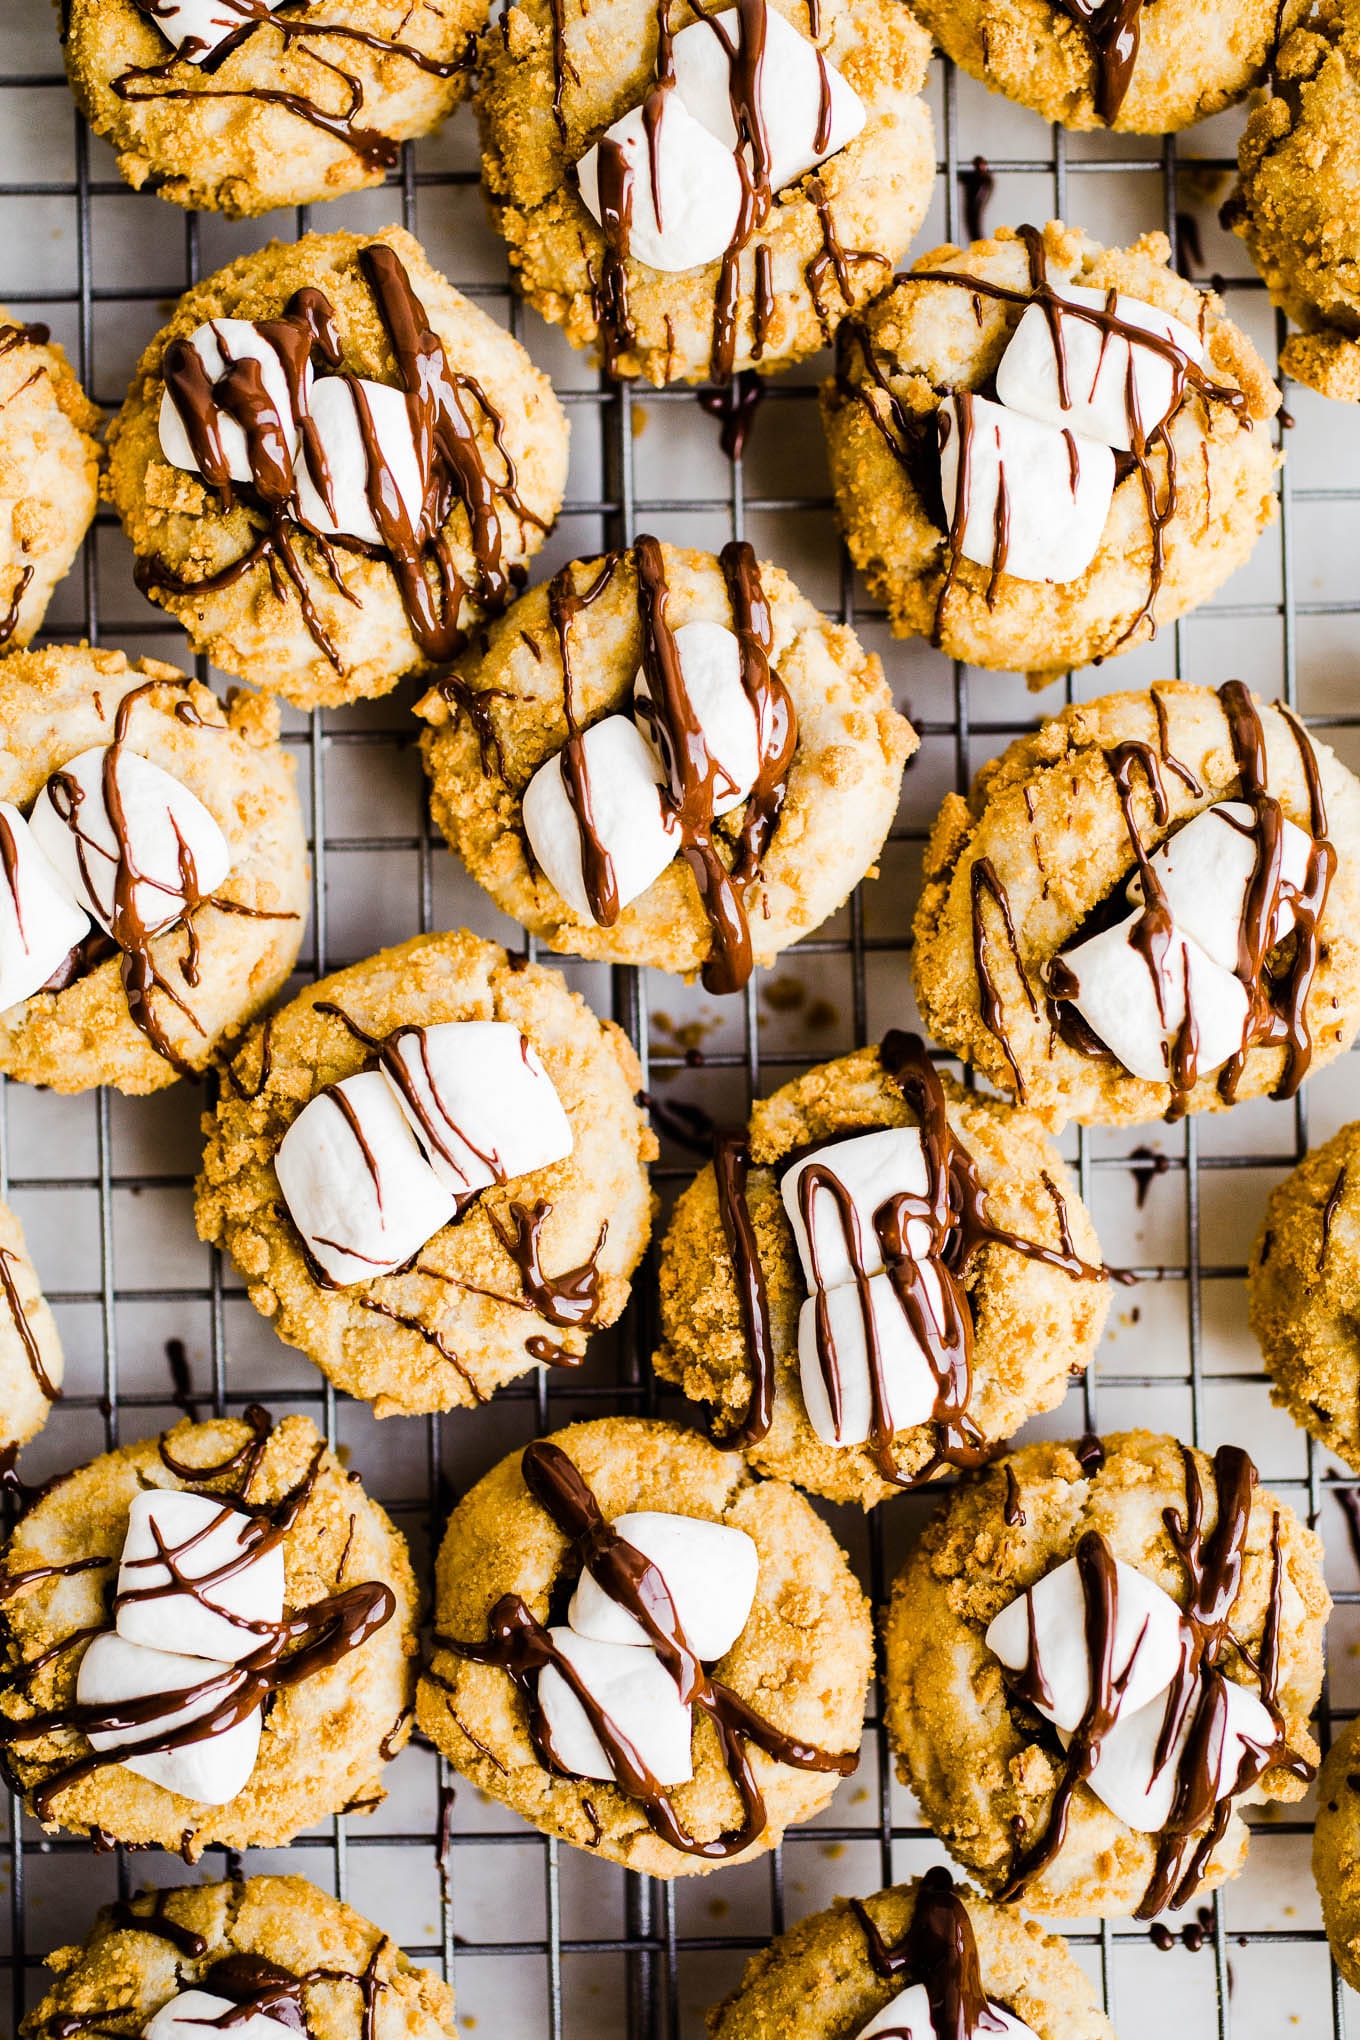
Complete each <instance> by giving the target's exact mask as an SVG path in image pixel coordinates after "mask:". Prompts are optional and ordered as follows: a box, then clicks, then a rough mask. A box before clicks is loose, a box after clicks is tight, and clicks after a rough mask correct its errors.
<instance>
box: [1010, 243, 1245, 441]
mask: <svg viewBox="0 0 1360 2040" xmlns="http://www.w3.org/2000/svg"><path fill="white" fill-rule="evenodd" d="M1057 295H1058V296H1059V297H1060V298H1061V299H1063V300H1064V301H1065V302H1066V303H1068V304H1071V305H1081V306H1083V307H1085V308H1086V309H1087V310H1090V311H1096V312H1103V311H1104V309H1105V305H1106V301H1107V295H1108V294H1107V293H1106V292H1105V291H1103V290H1090V289H1087V288H1086V287H1085V286H1084V285H1082V284H1075V283H1074V284H1061V285H1058V286H1057ZM1114 312H1115V316H1116V317H1117V318H1118V319H1120V320H1122V322H1123V323H1124V325H1126V326H1134V327H1137V329H1138V330H1139V331H1140V332H1144V333H1154V334H1156V335H1157V337H1158V338H1159V339H1162V340H1169V341H1170V342H1172V344H1173V345H1174V346H1175V347H1176V348H1178V349H1179V351H1180V352H1181V353H1182V354H1184V355H1186V356H1188V358H1189V359H1190V360H1191V361H1192V362H1194V363H1195V365H1196V366H1197V367H1198V366H1200V365H1201V364H1202V363H1203V360H1204V348H1203V346H1202V345H1201V343H1200V339H1199V335H1198V334H1197V333H1196V332H1194V331H1193V329H1192V328H1191V327H1189V326H1187V325H1186V324H1185V323H1184V322H1183V321H1182V320H1180V319H1177V318H1174V317H1173V316H1172V314H1171V313H1170V312H1162V311H1158V310H1157V309H1156V307H1155V306H1153V305H1147V304H1144V303H1142V301H1141V300H1140V299H1138V298H1131V297H1124V296H1123V295H1120V296H1119V297H1117V298H1116V300H1115V303H1114ZM1058 321H1059V329H1060V332H1061V335H1062V348H1063V354H1064V357H1065V360H1066V386H1067V396H1068V401H1067V403H1066V404H1064V403H1063V401H1062V393H1061V391H1062V386H1061V382H1060V378H1059V373H1058V355H1057V353H1056V351H1055V349H1054V345H1053V332H1052V328H1051V327H1050V325H1049V322H1048V316H1047V313H1046V311H1045V309H1044V307H1043V306H1042V305H1031V306H1030V307H1029V309H1028V310H1027V311H1026V312H1025V314H1024V316H1023V317H1022V319H1021V320H1020V323H1019V325H1018V326H1017V327H1016V329H1015V332H1014V333H1013V334H1012V335H1011V339H1010V343H1009V345H1008V346H1007V348H1006V352H1005V353H1004V354H1003V355H1002V357H1001V364H1000V366H999V368H998V369H997V372H996V393H997V396H998V397H999V398H1000V399H1001V401H1002V403H1003V404H1005V405H1006V406H1007V407H1008V408H1009V409H1011V410H1013V411H1023V412H1024V413H1025V414H1026V415H1027V416H1028V417H1031V418H1042V419H1044V420H1045V421H1046V422H1047V423H1048V424H1050V425H1066V426H1069V427H1070V428H1071V430H1072V431H1073V432H1079V433H1083V434H1084V435H1085V436H1086V437H1087V438H1088V439H1099V440H1102V441H1103V442H1104V444H1105V445H1106V446H1117V447H1119V448H1120V449H1121V450H1122V451H1124V452H1128V451H1129V450H1130V449H1131V447H1132V446H1133V442H1134V437H1135V435H1134V431H1133V429H1132V426H1133V423H1134V422H1136V423H1137V424H1138V426H1139V428H1140V430H1141V432H1142V435H1143V436H1144V438H1146V436H1147V434H1148V433H1150V432H1152V431H1154V430H1155V429H1156V427H1157V426H1158V425H1160V424H1162V423H1163V421H1164V420H1165V419H1166V417H1167V415H1168V414H1169V412H1170V411H1171V408H1172V406H1173V404H1174V403H1175V402H1176V399H1177V396H1178V394H1179V392H1178V388H1177V383H1178V376H1177V372H1176V370H1175V368H1174V367H1173V365H1172V363H1171V361H1169V360H1168V359H1167V357H1166V355H1165V354H1163V353H1161V352H1160V351H1159V350H1158V349H1156V348H1154V347H1145V346H1140V345H1139V344H1138V342H1137V341H1132V342H1131V341H1128V340H1126V339H1124V337H1123V336H1122V335H1121V334H1118V333H1112V334H1107V333H1106V332H1105V331H1104V330H1103V329H1102V328H1101V327H1100V326H1099V325H1097V324H1096V323H1095V321H1094V320H1091V319H1083V318H1080V317H1075V316H1072V315H1070V314H1064V313H1061V312H1060V313H1059V314H1058ZM1130 354H1132V356H1133V369H1132V403H1130V401H1129V394H1130V393H1129V374H1130V370H1129V356H1130ZM1131 411H1132V414H1133V415H1132V419H1131V417H1130V412H1131Z"/></svg>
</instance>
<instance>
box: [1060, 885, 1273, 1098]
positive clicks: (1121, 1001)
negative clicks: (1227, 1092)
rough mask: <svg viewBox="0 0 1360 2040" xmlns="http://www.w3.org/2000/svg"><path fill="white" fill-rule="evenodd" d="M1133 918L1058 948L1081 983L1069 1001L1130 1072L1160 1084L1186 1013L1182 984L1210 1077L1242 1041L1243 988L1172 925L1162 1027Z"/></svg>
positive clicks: (1201, 1064) (1202, 1069) (1204, 1072)
mask: <svg viewBox="0 0 1360 2040" xmlns="http://www.w3.org/2000/svg"><path fill="white" fill-rule="evenodd" d="M1137 919H1138V916H1137V915H1136V914H1131V915H1130V916H1129V918H1128V920H1127V921H1120V922H1119V923H1117V925H1116V926H1115V927H1113V928H1105V929H1102V930H1101V932H1100V933H1099V934H1098V935H1092V936H1090V937H1089V938H1088V940H1087V941H1085V942H1079V943H1078V944H1077V946H1076V948H1075V949H1068V950H1064V952H1063V962H1064V964H1066V966H1067V967H1068V969H1069V970H1071V971H1072V972H1073V974H1074V975H1075V977H1076V979H1077V982H1078V986H1079V989H1078V991H1077V992H1076V993H1075V994H1074V995H1073V998H1072V1001H1071V1003H1072V1004H1073V1005H1074V1006H1075V1007H1076V1009H1077V1011H1078V1012H1079V1013H1080V1014H1081V1017H1082V1019H1083V1020H1084V1021H1085V1022H1086V1024H1087V1026H1088V1027H1089V1028H1090V1029H1091V1031H1092V1032H1093V1033H1094V1034H1096V1035H1097V1036H1098V1037H1099V1039H1100V1040H1101V1041H1103V1042H1104V1044H1105V1046H1106V1048H1108V1049H1109V1051H1110V1053H1111V1054H1112V1055H1113V1056H1114V1057H1115V1058H1116V1059H1117V1060H1118V1061H1119V1062H1121V1063H1122V1064H1123V1065H1124V1068H1125V1069H1126V1070H1128V1072H1129V1074H1130V1075H1131V1076H1135V1077H1141V1078H1143V1079H1144V1080H1145V1082H1147V1083H1150V1084H1164V1083H1165V1082H1166V1081H1167V1075H1168V1071H1169V1069H1170V1059H1171V1046H1172V1044H1173V1042H1174V1041H1175V1039H1176V1036H1177V1034H1178V1033H1179V1031H1180V1027H1181V1023H1182V1021H1183V1020H1184V1018H1185V1000H1186V987H1187V983H1188V986H1189V996H1190V1004H1191V1008H1192V1010H1193V1012H1194V1016H1195V1025H1196V1028H1197V1030H1198V1034H1199V1054H1198V1059H1197V1069H1198V1072H1199V1074H1200V1075H1201V1076H1209V1075H1211V1074H1212V1073H1213V1071H1214V1070H1217V1069H1221V1068H1222V1066H1223V1064H1224V1063H1225V1062H1227V1060H1228V1058H1229V1056H1231V1055H1235V1054H1236V1053H1237V1051H1238V1050H1239V1049H1240V1048H1241V1046H1242V1039H1243V1035H1244V1033H1245V1031H1246V1025H1247V1006H1248V1001H1247V994H1246V991H1245V990H1244V988H1243V986H1242V984H1241V983H1240V981H1239V980H1238V979H1237V978H1236V977H1234V976H1233V974H1232V972H1231V971H1230V970H1224V969H1223V967H1222V966H1221V965H1220V964H1217V963H1211V962H1210V960H1209V958H1208V957H1207V956H1206V955H1205V954H1204V951H1203V950H1202V949H1201V948H1200V946H1199V944H1198V943H1197V942H1190V941H1187V940H1186V939H1185V937H1183V936H1181V935H1179V934H1177V933H1176V932H1175V931H1174V930H1173V932H1172V935H1171V938H1170V942H1169V944H1168V947H1167V955H1166V972H1165V983H1164V986H1163V1002H1164V1005H1165V1022H1166V1024H1165V1025H1163V1019H1162V1015H1161V1014H1160V1013H1159V1012H1158V1009H1157V988H1156V984H1155V981H1154V978H1153V973H1152V971H1151V969H1150V968H1149V967H1148V963H1147V960H1146V958H1145V957H1144V955H1143V952H1142V951H1141V950H1139V949H1135V948H1134V947H1133V944H1132V943H1131V942H1130V940H1129V935H1130V932H1131V930H1132V929H1133V927H1134V925H1135V923H1136V922H1137Z"/></svg>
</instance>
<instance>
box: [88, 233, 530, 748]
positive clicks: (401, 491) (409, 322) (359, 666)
mask: <svg viewBox="0 0 1360 2040" xmlns="http://www.w3.org/2000/svg"><path fill="white" fill-rule="evenodd" d="M566 466H567V422H566V417H565V414H564V412H563V410H562V407H561V405H560V404H559V403H558V401H557V399H556V397H555V396H554V395H553V392H552V388H551V385H550V384H549V382H548V380H547V377H546V376H543V375H541V374H540V373H539V371H538V370H537V369H536V368H535V367H534V366H533V364H532V363H531V361H530V360H529V357H528V355H527V354H526V353H525V351H524V349H523V348H522V347H521V346H520V345H519V343H518V341H516V340H513V339H512V338H511V337H510V335H509V334H508V333H506V332H503V331H502V329H501V328H500V327H499V326H497V325H496V324H495V323H494V321H493V320H491V319H489V318H488V317H487V315H486V314H485V313H484V312H480V311H478V310H477V308H476V307H475V306H474V305H471V304H469V303H468V301H467V299H466V298H464V297H461V296H460V295H459V293H458V292H457V291H456V290H454V289H453V288H452V286H451V285H450V284H448V283H446V282H445V280H444V278H443V277H442V276H440V275H439V274H438V273H437V272H436V271H435V270H433V269H432V268H431V267H430V265H429V263H428V262H427V260H426V258H425V255H424V253H423V252H422V250H421V248H420V246H419V244H418V242H416V241H414V240H412V238H411V236H410V235H409V234H407V233H404V232H403V231H402V230H401V229H400V228H399V227H386V228H384V229H383V230H382V231H381V232H380V233H378V234H373V235H363V234H309V235H307V236H306V237H305V238H304V239H303V240H301V241H295V242H292V243H288V244H285V243H282V242H278V241H274V242H271V243H270V245H269V246H268V247H267V248H262V249H259V250H258V251H257V252H256V253H254V254H251V255H243V256H242V257H241V258H240V259H239V260H238V261H236V262H233V263H230V264H229V265H228V266H227V267H226V268H225V269H220V270H218V271H217V273H216V275H214V276H210V277H208V278H206V280H205V281H204V282H202V283H199V284H196V285H195V286H194V287H193V289H191V290H189V291H186V292H185V294H184V296H183V297H182V298H181V299H180V301H179V304H178V305H177V307H176V309H175V314H174V317H173V318H172V319H171V321H170V323H169V325H168V326H166V327H165V328H164V329H163V330H162V331H161V332H160V333H158V334H157V336H156V338H155V339H154V340H153V341H152V342H151V345H150V346H149V347H148V348H147V349H146V351H145V353H144V354H143V355H142V358H141V360H140V361H139V363H138V364H137V372H136V375H135V377H134V379H133V383H132V387H131V389H130V390H129V392H128V396H127V401H126V402H125V403H124V405H123V408H122V410H121V411H120V412H119V413H118V416H117V417H116V418H115V419H114V421H113V423H112V425H111V426H110V428H109V474H108V490H109V493H110V495H111V496H112V499H113V502H114V505H115V507H116V509H117V511H118V515H119V517H120V518H121V519H122V522H123V528H124V530H125V531H126V533H127V535H128V538H129V540H130V541H131V544H132V548H133V551H134V553H135V554H136V576H137V582H138V585H139V587H140V588H141V589H142V590H143V592H144V593H145V594H146V595H148V596H149V597H150V599H151V600H152V601H153V602H156V603H158V604H159V605H160V606H161V608H163V609H166V610H168V611H169V612H170V614H171V615H172V616H173V617H175V619H176V620H177V621H178V622H179V623H180V624H181V625H182V626H183V628H184V630H185V631H186V633H187V634H188V637H189V641H190V643H191V644H192V645H193V647H194V649H195V651H198V652H203V653H206V655H207V656H208V657H209V658H210V659H211V660H212V661H213V663H214V665H218V666H221V667H223V668H224V669H225V671H227V672H228V673H234V674H237V675H238V676H239V677H240V678H241V679H243V680H251V681H254V682H256V684H257V685H259V686H261V687H267V688H269V689H271V690H272V691H273V692H275V693H278V694H283V695H286V696H287V698H288V699H289V700H290V701H292V702H294V703H295V704H296V705H297V706H298V707H300V708H314V707H316V706H318V705H328V706H332V705H334V704H336V703H340V702H347V701H355V700H357V699H359V698H360V697H366V696H371V695H377V694H386V693H388V692H389V691H390V689H391V688H392V687H394V686H395V684H396V682H397V680H398V679H399V678H400V677H401V675H402V674H403V673H406V672H412V671H423V670H425V669H426V668H428V667H429V666H431V665H434V664H440V663H443V662H445V661H447V660H448V659H449V658H450V657H451V656H452V655H453V653H454V652H455V651H456V650H457V649H458V648H459V647H460V646H461V645H462V643H463V642H464V638H465V635H466V632H467V630H468V629H469V627H470V626H471V625H472V624H473V623H474V622H477V621H479V620H480V619H481V618H482V617H484V616H485V615H487V614H488V613H489V612H491V611H493V610H495V609H498V608H501V607H503V606H504V604H505V603H506V602H508V601H509V599H510V598H511V596H512V595H513V594H514V593H515V592H516V591H517V589H518V588H519V587H520V586H521V585H522V583H523V580H524V574H525V562H526V561H527V560H528V559H529V557H530V556H531V555H532V554H533V553H535V552H537V550H538V548H539V546H540V545H541V544H542V542H543V537H544V534H545V532H547V530H548V529H549V527H550V526H551V524H552V521H553V519H554V518H555V517H556V515H557V511H558V508H559V506H560V504H561V500H562V488H563V483H564V480H565V477H566Z"/></svg>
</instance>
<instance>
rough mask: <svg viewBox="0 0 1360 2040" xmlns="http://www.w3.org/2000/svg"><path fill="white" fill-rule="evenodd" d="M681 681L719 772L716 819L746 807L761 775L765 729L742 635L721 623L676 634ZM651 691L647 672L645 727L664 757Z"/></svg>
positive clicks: (640, 694)
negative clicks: (747, 681) (749, 685)
mask: <svg viewBox="0 0 1360 2040" xmlns="http://www.w3.org/2000/svg"><path fill="white" fill-rule="evenodd" d="M675 649H676V652H677V653H678V655H679V659H680V677H681V678H682V680H683V681H684V683H685V692H686V694H687V695H688V696H689V701H690V707H691V708H692V710H693V711H694V715H695V718H696V720H697V721H698V724H699V727H700V729H701V730H702V731H703V733H704V743H705V745H706V746H707V748H708V753H709V756H710V757H711V758H712V759H713V761H714V763H715V765H717V766H718V767H719V772H718V774H717V775H716V777H715V785H716V788H717V794H716V798H715V799H714V802H713V812H714V814H715V815H725V814H730V812H731V811H732V809H733V808H737V807H740V806H741V804H742V802H743V801H744V800H745V799H746V797H747V795H748V794H749V793H750V791H751V788H752V787H753V786H754V785H755V783H756V775H757V774H758V773H759V771H760V731H759V728H758V727H757V724H756V713H755V710H754V709H753V708H752V706H751V703H750V699H749V697H748V695H747V693H746V689H745V688H744V687H743V686H742V684H741V645H740V643H739V642H738V639H737V636H736V633H735V632H734V631H730V630H728V629H727V628H726V626H725V625H724V624H721V623H704V622H698V623H682V624H681V625H680V627H679V629H678V630H677V631H676V633H675ZM651 698H652V696H651V689H650V688H649V687H648V685H647V676H646V674H645V673H639V674H638V676H637V682H636V684H635V686H634V688H633V699H634V702H635V703H637V704H638V707H637V708H636V709H635V711H634V713H635V714H636V715H637V720H638V724H639V727H640V728H641V730H642V733H643V735H644V736H645V737H646V739H647V741H648V743H649V744H650V745H651V746H652V749H653V750H654V751H655V752H656V754H657V757H658V759H659V758H660V757H661V745H660V744H659V742H658V741H657V738H656V736H655V735H654V733H653V730H652V726H651V720H650V718H649V716H648V713H647V708H648V706H649V705H650V702H651Z"/></svg>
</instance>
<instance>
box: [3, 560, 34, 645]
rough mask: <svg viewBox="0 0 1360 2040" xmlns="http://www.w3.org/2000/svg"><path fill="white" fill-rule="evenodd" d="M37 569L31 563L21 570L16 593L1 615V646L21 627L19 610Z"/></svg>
mask: <svg viewBox="0 0 1360 2040" xmlns="http://www.w3.org/2000/svg"><path fill="white" fill-rule="evenodd" d="M36 571H37V569H36V568H35V567H33V566H32V565H31V564H30V565H29V566H26V567H22V568H21V569H20V571H19V582H18V586H17V587H16V588H15V590H14V594H13V596H12V597H11V599H10V603H9V607H8V608H7V609H6V611H5V613H4V615H3V616H0V646H3V645H7V644H8V643H9V641H10V639H11V638H12V637H13V636H14V633H15V631H16V630H17V629H18V628H19V611H20V608H21V607H22V605H23V599H24V597H25V595H26V594H27V593H28V584H29V582H30V581H31V580H32V579H33V576H34V574H35V573H36Z"/></svg>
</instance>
